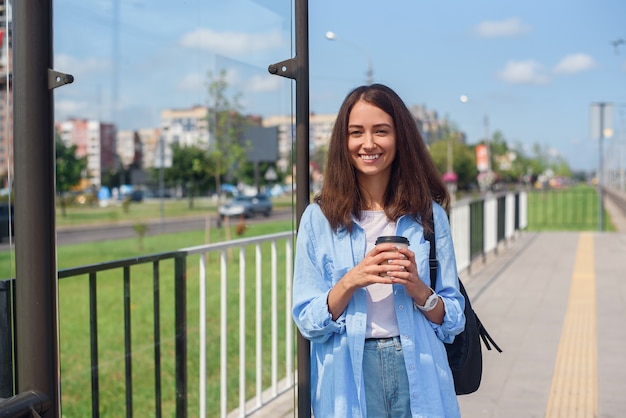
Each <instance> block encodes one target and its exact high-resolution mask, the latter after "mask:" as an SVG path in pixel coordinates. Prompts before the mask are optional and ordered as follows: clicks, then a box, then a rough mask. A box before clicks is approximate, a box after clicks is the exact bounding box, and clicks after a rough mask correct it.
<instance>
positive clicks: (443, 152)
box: [430, 132, 476, 189]
mask: <svg viewBox="0 0 626 418" xmlns="http://www.w3.org/2000/svg"><path fill="white" fill-rule="evenodd" d="M446 135H447V136H446V137H444V138H443V139H441V140H439V141H436V142H434V143H433V144H432V145H431V146H430V154H431V156H432V158H433V161H434V162H435V165H436V166H437V168H438V169H439V172H440V173H441V174H443V173H445V172H446V171H447V167H448V146H449V143H448V141H451V146H452V161H453V164H452V171H454V172H455V173H456V175H457V178H458V180H457V185H458V188H459V189H466V188H467V187H469V185H470V184H472V183H474V182H475V181H476V157H475V154H474V152H473V150H472V149H471V148H469V147H468V146H467V145H465V144H464V143H462V142H461V141H457V140H456V139H455V135H456V134H455V133H454V132H451V133H446Z"/></svg>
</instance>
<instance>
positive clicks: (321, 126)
mask: <svg viewBox="0 0 626 418" xmlns="http://www.w3.org/2000/svg"><path fill="white" fill-rule="evenodd" d="M336 118H337V115H335V114H315V113H311V115H310V117H309V148H310V151H313V150H314V149H315V148H317V147H323V146H326V145H328V141H329V140H330V133H331V132H332V130H333V125H334V124H335V119H336ZM263 126H264V127H266V128H269V127H274V126H275V127H277V128H278V161H277V163H276V165H277V167H278V169H279V170H281V171H283V172H284V171H287V169H288V168H289V165H290V158H291V151H292V148H293V143H294V141H295V140H296V125H295V120H294V118H293V117H292V116H291V115H276V116H269V117H267V118H264V119H263Z"/></svg>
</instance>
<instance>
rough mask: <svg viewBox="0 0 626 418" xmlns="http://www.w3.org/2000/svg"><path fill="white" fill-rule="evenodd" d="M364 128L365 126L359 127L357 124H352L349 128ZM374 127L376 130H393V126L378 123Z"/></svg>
mask: <svg viewBox="0 0 626 418" xmlns="http://www.w3.org/2000/svg"><path fill="white" fill-rule="evenodd" d="M362 127H363V125H359V124H357V123H352V124H349V125H348V128H362ZM373 127H374V128H381V127H388V128H393V125H392V124H389V123H377V124H376V125H374V126H373Z"/></svg>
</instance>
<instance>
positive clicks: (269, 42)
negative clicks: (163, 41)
mask: <svg viewBox="0 0 626 418" xmlns="http://www.w3.org/2000/svg"><path fill="white" fill-rule="evenodd" d="M180 42H181V45H182V46H183V47H186V48H199V49H203V50H207V51H211V52H214V53H217V54H221V55H226V56H232V55H243V54H246V53H251V52H260V51H268V50H271V49H274V48H277V47H280V46H282V45H283V44H284V41H283V39H282V37H281V35H280V32H279V31H277V30H274V31H270V32H267V33H246V32H215V31H214V30H212V29H208V28H205V29H203V28H201V29H196V30H194V31H193V32H189V33H187V34H186V35H184V36H183V37H182V39H181V41H180Z"/></svg>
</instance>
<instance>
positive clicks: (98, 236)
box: [0, 209, 291, 251]
mask: <svg viewBox="0 0 626 418" xmlns="http://www.w3.org/2000/svg"><path fill="white" fill-rule="evenodd" d="M290 217H291V211H290V210H288V209H275V210H274V211H273V212H272V215H271V216H270V217H268V218H266V217H263V216H256V217H254V218H250V219H247V220H246V222H247V223H248V224H255V223H263V222H272V221H283V220H288V219H290ZM238 221H239V220H238V219H232V220H231V222H232V223H236V222H238ZM207 222H208V218H207V217H204V216H198V217H186V218H175V219H167V218H165V219H164V220H163V222H161V221H160V220H158V219H157V220H150V221H147V222H146V225H147V226H148V229H147V231H146V236H150V235H158V234H162V233H163V234H168V233H173V232H184V231H194V230H199V229H201V230H204V229H205V228H206V223H207ZM211 222H212V226H213V227H215V226H216V222H217V219H216V218H215V217H213V218H212V220H211ZM136 236H137V233H136V232H135V230H134V229H133V224H132V223H115V224H106V225H89V226H79V227H59V228H57V245H59V246H61V245H70V244H80V243H83V242H93V241H108V240H116V239H125V238H134V237H136ZM9 248H10V246H9V242H8V239H5V240H4V241H2V243H0V251H7V250H9Z"/></svg>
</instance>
